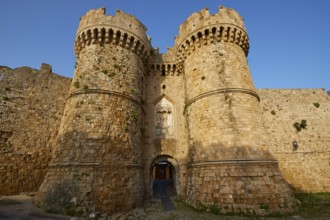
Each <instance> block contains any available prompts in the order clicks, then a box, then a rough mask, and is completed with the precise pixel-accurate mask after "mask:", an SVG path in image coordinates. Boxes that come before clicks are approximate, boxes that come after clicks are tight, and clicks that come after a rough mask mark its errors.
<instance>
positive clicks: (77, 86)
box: [73, 81, 80, 89]
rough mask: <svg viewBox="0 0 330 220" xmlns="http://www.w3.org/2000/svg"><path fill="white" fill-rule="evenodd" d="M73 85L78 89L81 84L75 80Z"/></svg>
mask: <svg viewBox="0 0 330 220" xmlns="http://www.w3.org/2000/svg"><path fill="white" fill-rule="evenodd" d="M73 85H74V87H76V88H77V89H78V88H79V87H80V84H79V82H78V81H75V82H74V83H73Z"/></svg>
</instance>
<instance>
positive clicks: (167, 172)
mask: <svg viewBox="0 0 330 220" xmlns="http://www.w3.org/2000/svg"><path fill="white" fill-rule="evenodd" d="M173 172H174V167H173V165H172V164H171V163H170V162H167V161H164V162H159V163H157V164H155V166H154V168H153V178H154V180H170V179H173Z"/></svg>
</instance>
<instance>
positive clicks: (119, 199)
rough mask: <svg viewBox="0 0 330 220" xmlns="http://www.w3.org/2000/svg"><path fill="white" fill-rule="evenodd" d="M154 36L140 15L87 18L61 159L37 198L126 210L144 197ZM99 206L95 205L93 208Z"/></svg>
mask: <svg viewBox="0 0 330 220" xmlns="http://www.w3.org/2000/svg"><path fill="white" fill-rule="evenodd" d="M149 51H150V41H149V39H148V38H147V37H146V28H145V27H144V25H143V24H142V23H141V22H140V21H138V20H137V19H136V18H135V17H133V16H131V15H128V14H125V13H123V12H121V11H117V12H116V15H115V16H108V15H105V9H104V8H101V9H98V10H91V11H89V12H88V13H87V14H86V15H84V16H83V17H81V20H80V24H79V28H78V31H77V34H76V40H75V54H76V58H77V62H76V69H75V74H74V77H73V80H72V83H71V87H70V94H69V97H68V99H67V102H66V106H65V110H64V115H63V118H62V122H61V126H60V129H59V133H58V137H57V142H56V146H55V150H54V155H53V159H52V161H51V163H50V165H49V171H48V173H47V176H46V177H45V180H44V182H43V184H42V185H41V187H40V189H39V192H38V196H37V199H38V200H39V202H40V203H41V204H42V205H43V206H44V207H46V208H47V207H48V208H52V209H58V210H59V211H63V209H66V208H72V207H74V208H75V209H81V210H82V211H84V212H89V211H103V212H108V213H109V212H117V211H125V210H129V209H131V208H134V207H135V206H138V205H139V204H140V203H141V202H142V201H143V197H144V192H143V178H142V161H141V130H142V129H141V123H142V121H143V118H144V112H143V109H142V107H141V100H143V98H144V86H143V85H144V77H145V74H146V71H147V69H146V68H147V65H148V63H149V59H150V58H149ZM88 209H93V210H88Z"/></svg>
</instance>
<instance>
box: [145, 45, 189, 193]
mask: <svg viewBox="0 0 330 220" xmlns="http://www.w3.org/2000/svg"><path fill="white" fill-rule="evenodd" d="M173 58H175V57H174V56H173V50H171V49H170V50H169V51H168V53H167V54H164V55H161V54H158V52H157V50H155V54H154V56H153V62H152V66H151V70H150V72H149V75H148V77H147V83H146V98H145V104H144V108H145V111H146V118H145V125H144V128H145V132H144V142H143V164H144V167H145V169H144V178H145V180H146V183H145V189H146V194H147V195H151V193H152V179H151V169H152V167H151V165H152V162H153V161H154V160H155V159H156V158H157V157H161V156H169V157H172V158H173V159H174V160H176V161H177V163H178V164H173V165H177V166H176V167H175V169H176V170H175V172H176V174H177V176H176V177H175V178H177V185H176V186H175V188H176V191H177V194H178V195H179V196H180V197H181V198H184V197H185V194H186V190H185V187H186V182H185V176H186V163H187V154H188V149H187V138H186V131H185V124H184V115H183V108H184V93H183V91H184V85H183V77H182V75H181V74H180V73H179V72H178V69H176V63H175V60H174V59H173ZM162 103H164V105H163V106H162ZM166 106H168V107H166ZM150 186H151V187H150Z"/></svg>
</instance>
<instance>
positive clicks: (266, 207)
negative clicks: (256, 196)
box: [259, 204, 269, 210]
mask: <svg viewBox="0 0 330 220" xmlns="http://www.w3.org/2000/svg"><path fill="white" fill-rule="evenodd" d="M259 208H260V209H264V210H269V206H268V205H267V204H259Z"/></svg>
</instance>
